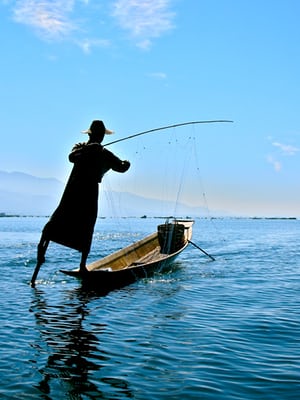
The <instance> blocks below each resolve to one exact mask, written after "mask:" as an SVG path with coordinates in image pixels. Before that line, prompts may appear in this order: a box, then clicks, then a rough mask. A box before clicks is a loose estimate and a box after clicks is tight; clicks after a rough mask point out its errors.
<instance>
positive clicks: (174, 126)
mask: <svg viewBox="0 0 300 400" xmlns="http://www.w3.org/2000/svg"><path fill="white" fill-rule="evenodd" d="M220 122H221V123H223V122H233V121H230V120H227V119H216V120H207V121H191V122H182V123H180V124H174V125H168V126H162V127H160V128H154V129H149V130H148V131H144V132H139V133H135V134H134V135H130V136H127V137H124V138H121V139H117V140H114V141H113V142H109V143H106V144H104V145H103V146H104V147H105V146H110V145H111V144H115V143H118V142H122V141H123V140H127V139H132V138H134V137H137V136H142V135H146V133H151V132H156V131H162V130H163V129H170V128H177V127H178V126H183V125H196V124H215V123H220Z"/></svg>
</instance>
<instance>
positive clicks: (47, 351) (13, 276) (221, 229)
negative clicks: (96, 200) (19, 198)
mask: <svg viewBox="0 0 300 400" xmlns="http://www.w3.org/2000/svg"><path fill="white" fill-rule="evenodd" d="M45 222H46V219H45V218H29V217H28V218H0V246H1V252H0V267H1V278H2V279H1V281H0V298H1V309H0V316H1V326H0V340H1V347H0V398H1V399H45V400H49V399H53V400H54V399H55V400H57V399H127V398H129V399H130V398H132V399H264V400H267V399H298V398H299V395H300V300H299V294H300V255H299V245H300V221H298V220H250V219H249V220H247V219H243V220H242V219H241V220H238V219H217V220H203V219H197V220H196V223H195V225H194V234H193V242H195V243H196V244H198V245H199V246H200V247H201V248H203V249H205V250H206V251H207V252H208V253H210V254H212V255H214V256H215V258H216V261H214V262H212V261H210V259H209V258H208V257H206V256H205V255H204V254H203V253H201V252H200V251H199V250H198V249H197V248H195V247H193V246H192V245H190V246H189V247H188V249H186V250H185V251H184V252H183V253H182V254H181V255H180V257H179V258H178V259H177V261H176V262H175V263H174V265H173V266H172V268H171V269H170V270H169V271H167V272H164V273H160V272H158V273H156V274H155V275H154V276H152V277H148V278H146V279H142V280H140V281H138V282H136V283H134V284H132V285H130V286H127V287H124V288H122V289H119V290H115V291H112V292H110V293H108V294H106V295H104V296H103V295H101V294H99V293H96V292H91V291H88V290H85V289H84V288H82V286H81V284H80V282H79V281H77V280H76V279H74V278H71V277H67V276H65V275H63V274H61V273H60V272H59V270H60V269H61V268H64V269H72V268H74V267H77V265H78V262H79V258H80V257H79V256H80V255H79V254H78V253H77V252H75V251H72V250H70V249H67V248H63V247H61V246H58V245H55V244H52V243H51V245H50V247H49V249H48V252H47V262H46V263H45V264H44V265H43V266H42V267H41V270H40V273H39V276H38V280H37V285H36V288H31V287H30V286H29V281H30V278H31V275H32V272H33V269H34V267H35V252H36V244H37V242H38V240H39V236H40V232H41V229H42V227H43V225H44V224H45ZM161 222H162V221H161V220H158V219H149V218H147V219H123V220H115V219H99V220H98V221H97V226H96V231H95V238H94V242H93V247H92V251H91V254H90V261H93V260H95V259H97V258H99V257H101V256H104V255H106V254H109V253H110V252H111V251H113V250H116V249H119V248H121V247H123V246H124V245H127V244H130V243H132V242H134V241H136V240H138V239H140V238H142V237H143V236H145V235H147V234H149V233H151V232H152V231H155V229H156V225H157V224H159V223H161Z"/></svg>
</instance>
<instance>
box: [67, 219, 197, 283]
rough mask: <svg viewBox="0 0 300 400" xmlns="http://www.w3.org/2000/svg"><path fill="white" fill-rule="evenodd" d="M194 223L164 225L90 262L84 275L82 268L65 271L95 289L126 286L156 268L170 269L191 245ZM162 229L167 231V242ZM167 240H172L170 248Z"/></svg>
mask: <svg viewBox="0 0 300 400" xmlns="http://www.w3.org/2000/svg"><path fill="white" fill-rule="evenodd" d="M192 225H193V221H192V220H176V221H175V222H173V223H171V224H165V225H160V226H159V227H158V232H155V233H153V234H151V235H149V236H147V237H145V238H144V239H142V240H140V241H138V242H136V243H133V244H132V245H130V246H127V247H125V248H123V249H121V250H118V251H116V252H115V253H113V254H110V255H108V256H106V257H104V258H102V259H100V260H98V261H95V262H93V263H91V264H89V265H88V266H87V272H86V273H84V274H82V273H81V272H80V270H79V269H76V270H72V271H66V270H62V271H61V272H63V273H64V274H66V275H69V276H73V277H76V278H79V279H81V280H82V282H83V283H84V285H86V286H89V287H93V288H98V289H104V290H111V289H114V288H118V287H123V286H126V285H128V284H130V283H133V282H135V281H136V280H138V279H141V278H147V277H150V276H151V275H153V273H154V272H155V271H163V270H166V269H167V268H168V267H169V266H170V265H171V264H172V263H173V262H174V261H175V259H176V258H177V257H178V255H179V254H180V253H181V252H182V251H183V250H184V249H185V248H186V247H187V246H188V244H189V240H190V239H191V237H192ZM162 230H166V236H165V237H164V238H163V239H164V242H162V240H163V239H162V233H161V231H162ZM166 243H169V249H167V248H166ZM174 246H175V247H174ZM176 246H177V248H176Z"/></svg>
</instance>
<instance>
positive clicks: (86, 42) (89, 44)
mask: <svg viewBox="0 0 300 400" xmlns="http://www.w3.org/2000/svg"><path fill="white" fill-rule="evenodd" d="M77 44H78V46H79V47H80V48H81V49H82V50H83V52H84V53H86V54H89V53H90V52H91V49H92V48H94V47H109V46H110V44H111V43H110V41H109V40H106V39H83V40H78V41H77Z"/></svg>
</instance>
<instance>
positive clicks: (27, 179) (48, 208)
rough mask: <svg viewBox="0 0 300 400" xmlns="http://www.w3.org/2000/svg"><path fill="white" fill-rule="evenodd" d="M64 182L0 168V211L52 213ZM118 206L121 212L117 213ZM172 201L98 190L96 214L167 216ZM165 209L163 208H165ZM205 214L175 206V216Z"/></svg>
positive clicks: (33, 213)
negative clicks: (97, 211) (98, 199)
mask: <svg viewBox="0 0 300 400" xmlns="http://www.w3.org/2000/svg"><path fill="white" fill-rule="evenodd" d="M64 187H65V184H64V183H62V182H60V181H59V180H57V179H54V178H38V177H36V176H32V175H29V174H25V173H22V172H4V171H0V214H1V213H2V214H3V213H5V214H10V215H11V214H13V215H42V216H44V215H46V216H48V215H51V214H52V212H53V211H54V210H55V208H56V207H57V205H58V202H59V200H60V197H61V195H62V193H63V190H64ZM116 205H121V207H120V209H121V210H122V211H121V212H122V213H123V214H122V215H119V211H118V215H114V214H115V213H116ZM173 209H174V203H173V202H167V201H161V200H156V199H150V198H146V197H142V196H138V195H135V194H132V193H125V192H110V193H105V192H101V195H100V207H99V216H103V217H113V216H123V217H140V216H144V215H146V216H148V217H154V216H170V214H169V213H170V210H173ZM164 210H165V211H164ZM203 215H206V213H205V212H204V210H203V209H201V208H200V207H197V208H193V207H189V206H187V205H184V204H177V205H176V216H178V217H186V216H191V217H198V216H203Z"/></svg>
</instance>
